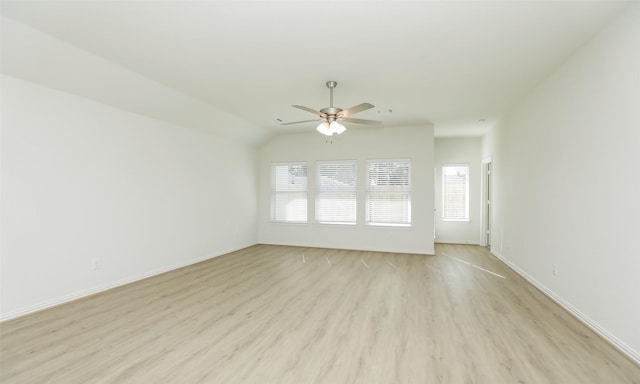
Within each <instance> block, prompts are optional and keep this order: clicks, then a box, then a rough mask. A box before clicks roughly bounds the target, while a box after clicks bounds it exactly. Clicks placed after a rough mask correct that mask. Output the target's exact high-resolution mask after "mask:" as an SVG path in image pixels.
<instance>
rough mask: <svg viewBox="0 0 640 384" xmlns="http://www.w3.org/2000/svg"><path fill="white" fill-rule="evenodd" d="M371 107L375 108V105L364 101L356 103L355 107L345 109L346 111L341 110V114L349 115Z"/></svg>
mask: <svg viewBox="0 0 640 384" xmlns="http://www.w3.org/2000/svg"><path fill="white" fill-rule="evenodd" d="M371 108H373V105H371V104H369V103H362V104H359V105H356V106H355V107H351V108H349V109H345V110H344V111H342V112H340V115H341V116H343V117H347V116H349V115H353V114H354V113H358V112H362V111H366V110H367V109H371Z"/></svg>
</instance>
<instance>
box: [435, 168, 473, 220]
mask: <svg viewBox="0 0 640 384" xmlns="http://www.w3.org/2000/svg"><path fill="white" fill-rule="evenodd" d="M442 219H443V220H451V221H469V165H467V164H455V165H444V166H443V167H442Z"/></svg>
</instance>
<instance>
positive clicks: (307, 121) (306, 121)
mask: <svg viewBox="0 0 640 384" xmlns="http://www.w3.org/2000/svg"><path fill="white" fill-rule="evenodd" d="M319 120H320V119H313V120H302V121H292V122H290V123H280V125H291V124H300V123H309V122H312V121H319Z"/></svg>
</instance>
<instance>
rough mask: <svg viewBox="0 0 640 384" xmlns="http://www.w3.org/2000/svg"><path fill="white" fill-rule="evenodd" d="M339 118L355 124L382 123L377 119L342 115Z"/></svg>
mask: <svg viewBox="0 0 640 384" xmlns="http://www.w3.org/2000/svg"><path fill="white" fill-rule="evenodd" d="M341 120H342V121H346V122H347V123H356V124H367V125H378V124H382V121H378V120H365V119H354V118H351V117H344V118H342V119H341Z"/></svg>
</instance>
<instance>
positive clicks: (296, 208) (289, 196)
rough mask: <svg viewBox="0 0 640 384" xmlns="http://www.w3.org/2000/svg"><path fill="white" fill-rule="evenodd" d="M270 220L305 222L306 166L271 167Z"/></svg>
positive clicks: (280, 165) (286, 165) (290, 164)
mask: <svg viewBox="0 0 640 384" xmlns="http://www.w3.org/2000/svg"><path fill="white" fill-rule="evenodd" d="M271 220H273V221H283V222H292V223H301V222H306V221H307V165H306V164H304V163H289V164H273V165H272V166H271Z"/></svg>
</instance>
